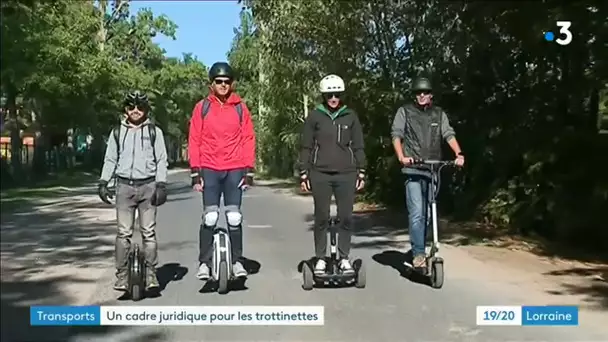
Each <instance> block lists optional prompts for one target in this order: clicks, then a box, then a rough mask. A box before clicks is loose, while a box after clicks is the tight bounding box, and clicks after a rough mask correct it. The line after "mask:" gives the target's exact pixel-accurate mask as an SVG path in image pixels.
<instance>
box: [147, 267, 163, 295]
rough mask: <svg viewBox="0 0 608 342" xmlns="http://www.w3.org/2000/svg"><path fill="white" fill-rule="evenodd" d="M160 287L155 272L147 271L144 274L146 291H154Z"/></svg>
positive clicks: (152, 270)
mask: <svg viewBox="0 0 608 342" xmlns="http://www.w3.org/2000/svg"><path fill="white" fill-rule="evenodd" d="M159 287H160V284H159V283H158V278H157V277H156V270H154V269H148V270H147V272H146V290H155V289H158V288H159Z"/></svg>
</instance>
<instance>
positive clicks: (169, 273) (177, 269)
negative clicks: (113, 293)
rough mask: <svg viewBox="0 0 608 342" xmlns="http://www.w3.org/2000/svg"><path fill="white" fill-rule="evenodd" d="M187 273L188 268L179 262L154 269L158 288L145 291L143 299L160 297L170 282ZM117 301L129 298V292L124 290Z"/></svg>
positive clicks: (178, 279) (181, 277)
mask: <svg viewBox="0 0 608 342" xmlns="http://www.w3.org/2000/svg"><path fill="white" fill-rule="evenodd" d="M186 274H188V268H187V267H184V266H182V265H180V264H179V263H175V262H173V263H168V264H164V265H162V266H161V267H159V268H157V269H156V279H158V284H159V285H160V286H159V288H158V290H153V291H147V292H146V293H145V296H144V299H146V298H150V299H151V298H158V297H162V292H163V291H164V290H165V289H166V288H167V285H169V283H170V282H175V281H180V280H182V279H183V278H184V276H185V275H186ZM118 300H119V301H126V300H131V296H130V295H129V293H127V292H124V293H122V294H121V295H120V297H118Z"/></svg>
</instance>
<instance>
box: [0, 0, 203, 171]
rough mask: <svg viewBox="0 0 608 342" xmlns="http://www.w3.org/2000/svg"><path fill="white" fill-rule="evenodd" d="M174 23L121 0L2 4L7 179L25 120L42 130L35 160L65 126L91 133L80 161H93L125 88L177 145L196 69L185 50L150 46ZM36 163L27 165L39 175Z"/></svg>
mask: <svg viewBox="0 0 608 342" xmlns="http://www.w3.org/2000/svg"><path fill="white" fill-rule="evenodd" d="M176 28H177V27H176V25H175V24H174V23H173V22H171V21H170V20H169V18H167V17H166V16H164V15H160V16H155V15H153V13H152V12H151V10H149V9H142V10H140V11H139V12H138V13H133V14H131V13H130V12H129V2H128V1H125V0H114V1H111V2H110V1H108V0H105V1H46V2H30V3H28V2H24V1H19V2H17V1H5V2H3V3H2V69H1V76H2V93H3V95H5V97H6V98H7V109H8V112H9V114H8V120H7V125H6V127H7V128H8V129H9V130H11V132H12V134H11V136H12V137H15V139H12V141H16V142H17V143H15V144H12V146H11V147H12V149H13V150H14V152H13V153H12V156H15V158H13V160H12V166H13V171H15V172H13V176H14V177H19V176H20V175H21V173H20V172H16V170H18V169H19V168H20V165H19V164H20V162H21V160H20V158H19V155H20V154H21V153H19V149H20V148H21V147H20V146H19V141H20V139H19V129H23V128H25V127H27V129H29V130H38V131H39V132H40V133H41V134H42V135H41V137H40V138H39V139H37V140H38V141H37V143H36V147H37V151H38V152H40V153H38V156H41V158H45V157H44V156H45V154H46V152H45V151H48V150H50V149H52V148H54V147H56V146H57V145H60V144H62V143H63V144H65V142H66V140H65V135H66V132H67V131H68V130H70V131H72V132H74V131H76V132H81V133H84V134H91V135H92V136H93V137H94V138H95V139H94V143H93V150H94V151H93V153H92V157H91V159H90V163H91V164H95V165H97V164H99V161H100V154H101V151H102V148H103V138H102V136H104V135H107V133H108V132H109V130H110V127H112V126H113V125H115V124H116V122H117V120H118V119H119V118H121V113H122V108H121V102H122V99H123V97H124V94H125V92H126V91H128V90H131V89H141V90H144V91H146V92H148V93H150V94H151V98H152V99H153V101H154V103H153V113H152V114H153V119H154V120H155V121H156V122H157V124H158V125H160V126H161V127H162V128H163V129H164V131H165V132H166V134H167V137H166V139H167V140H168V141H170V142H173V145H175V146H174V147H175V148H178V147H179V146H177V145H179V144H180V143H181V142H183V141H184V137H185V134H186V128H187V125H186V122H187V119H188V118H189V116H190V112H191V110H192V107H193V105H194V103H195V102H196V101H198V100H200V98H201V97H202V96H203V89H205V88H206V86H205V80H206V77H205V76H206V67H205V66H204V65H203V64H202V63H201V62H199V61H197V60H196V59H195V58H193V57H192V56H191V55H184V57H183V58H182V59H176V58H167V57H165V56H164V51H163V50H162V49H161V48H160V47H159V46H158V45H157V44H155V43H153V41H152V38H153V37H155V36H156V35H159V34H162V35H165V36H168V37H171V38H174V35H175V31H176ZM19 101H21V102H22V103H17V102H19ZM20 106H22V107H23V110H21V111H19V112H18V111H17V110H16V109H17V108H18V107H20ZM13 113H18V114H17V115H14V114H13ZM30 113H33V114H34V115H30ZM44 166H45V163H44V162H42V163H39V164H37V165H36V167H35V168H34V170H35V171H37V172H39V173H41V172H42V173H43V172H44V171H45V170H44Z"/></svg>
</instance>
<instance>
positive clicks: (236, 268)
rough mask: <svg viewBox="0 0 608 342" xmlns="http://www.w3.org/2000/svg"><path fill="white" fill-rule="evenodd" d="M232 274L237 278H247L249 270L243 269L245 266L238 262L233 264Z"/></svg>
mask: <svg viewBox="0 0 608 342" xmlns="http://www.w3.org/2000/svg"><path fill="white" fill-rule="evenodd" d="M232 274H234V276H235V277H237V278H242V277H246V276H247V270H245V267H243V264H241V262H240V261H237V262H235V263H234V264H232Z"/></svg>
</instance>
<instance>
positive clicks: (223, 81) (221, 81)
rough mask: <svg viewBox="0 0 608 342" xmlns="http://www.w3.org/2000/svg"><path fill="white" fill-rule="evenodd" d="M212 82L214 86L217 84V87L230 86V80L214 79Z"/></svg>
mask: <svg viewBox="0 0 608 342" xmlns="http://www.w3.org/2000/svg"><path fill="white" fill-rule="evenodd" d="M213 82H214V83H215V84H217V85H222V84H225V85H231V84H232V80H218V79H215V80H213Z"/></svg>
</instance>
